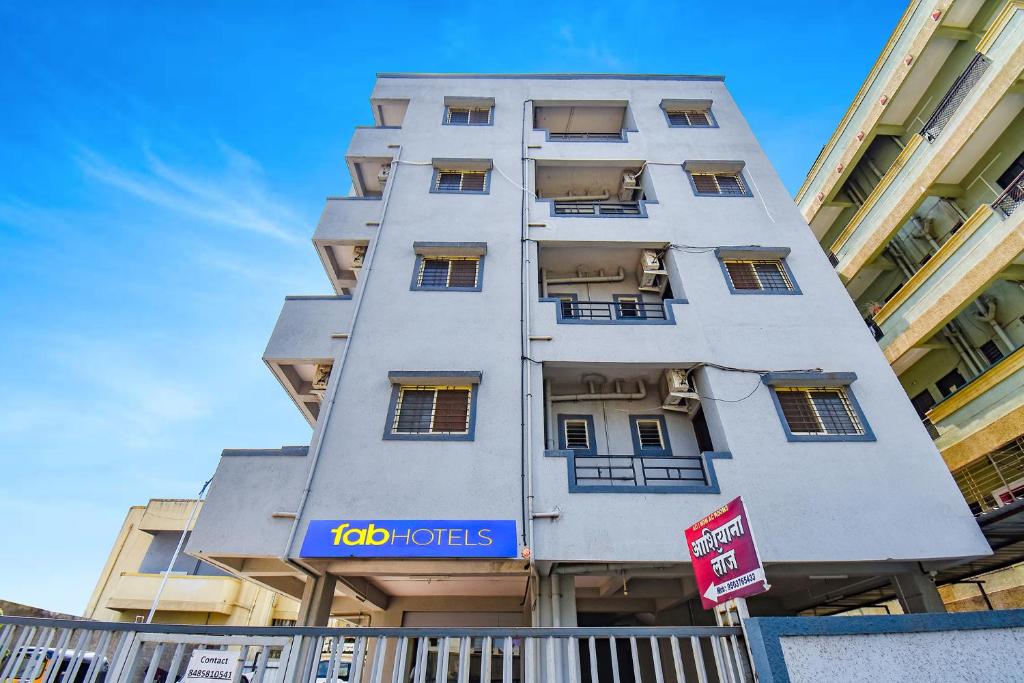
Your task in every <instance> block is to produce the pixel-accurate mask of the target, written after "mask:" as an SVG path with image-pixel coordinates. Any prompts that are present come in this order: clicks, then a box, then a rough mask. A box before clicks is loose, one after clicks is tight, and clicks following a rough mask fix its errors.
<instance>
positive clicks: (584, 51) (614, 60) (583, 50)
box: [556, 17, 627, 72]
mask: <svg viewBox="0 0 1024 683" xmlns="http://www.w3.org/2000/svg"><path fill="white" fill-rule="evenodd" d="M591 22H592V23H597V24H600V25H601V30H599V31H596V32H595V31H593V29H594V28H595V26H594V25H591V26H590V27H589V29H588V30H587V31H586V33H587V34H591V33H596V34H597V35H602V32H603V31H604V30H608V29H611V28H612V27H611V26H608V25H605V22H604V21H602V20H600V19H598V18H595V17H591ZM556 43H557V44H558V47H559V48H560V49H561V51H562V52H563V53H564V55H565V57H566V58H567V59H568V60H570V61H572V62H576V63H582V64H588V65H593V68H600V69H607V70H608V71H611V72H619V71H626V70H627V69H626V68H625V63H624V62H623V61H622V60H621V59H620V58H619V57H618V56H617V55H616V54H615V53H614V51H613V50H612V48H611V46H610V45H609V43H607V42H602V41H597V40H593V39H588V40H585V41H582V42H581V41H579V40H577V39H576V32H575V30H574V29H573V27H572V26H570V25H569V24H562V25H561V26H559V28H558V41H556Z"/></svg>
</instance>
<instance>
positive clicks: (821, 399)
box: [775, 387, 865, 436]
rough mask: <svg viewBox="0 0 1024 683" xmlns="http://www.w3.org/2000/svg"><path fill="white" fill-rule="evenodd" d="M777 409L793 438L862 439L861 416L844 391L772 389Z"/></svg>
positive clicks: (799, 388)
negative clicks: (849, 437) (835, 437)
mask: <svg viewBox="0 0 1024 683" xmlns="http://www.w3.org/2000/svg"><path fill="white" fill-rule="evenodd" d="M775 395H776V396H777V397H778V404H779V408H780V410H781V412H782V416H783V418H784V419H785V421H786V425H787V426H788V428H789V431H790V432H791V433H792V434H793V435H795V436H800V435H803V436H862V435H864V434H865V430H864V425H863V424H862V423H861V419H860V416H859V415H858V414H857V410H856V409H855V408H854V406H853V404H852V403H851V401H850V395H849V393H848V390H847V388H846V387H775Z"/></svg>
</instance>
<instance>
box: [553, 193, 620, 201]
mask: <svg viewBox="0 0 1024 683" xmlns="http://www.w3.org/2000/svg"><path fill="white" fill-rule="evenodd" d="M609 198H611V195H610V194H608V193H607V192H604V193H602V194H581V195H575V196H573V195H568V196H565V197H544V199H545V200H547V201H549V202H601V201H604V200H605V199H609Z"/></svg>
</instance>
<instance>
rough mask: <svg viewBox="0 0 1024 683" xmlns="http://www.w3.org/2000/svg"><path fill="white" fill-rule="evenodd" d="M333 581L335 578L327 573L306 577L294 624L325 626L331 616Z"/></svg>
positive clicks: (334, 581)
mask: <svg viewBox="0 0 1024 683" xmlns="http://www.w3.org/2000/svg"><path fill="white" fill-rule="evenodd" d="M335 583H337V579H336V578H335V577H334V576H333V575H331V574H327V573H324V574H322V575H321V576H318V577H316V578H307V579H306V587H305V588H304V589H303V591H302V602H301V603H299V616H298V618H297V619H296V621H295V625H296V626H327V620H328V619H330V618H331V605H332V603H333V602H334V585H335Z"/></svg>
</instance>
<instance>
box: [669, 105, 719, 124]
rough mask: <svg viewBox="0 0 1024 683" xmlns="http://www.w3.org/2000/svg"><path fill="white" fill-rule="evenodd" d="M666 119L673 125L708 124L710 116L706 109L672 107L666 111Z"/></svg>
mask: <svg viewBox="0 0 1024 683" xmlns="http://www.w3.org/2000/svg"><path fill="white" fill-rule="evenodd" d="M666 114H668V120H669V122H670V123H671V124H672V125H673V126H710V125H711V117H709V116H708V112H707V111H706V110H701V109H673V110H670V111H667V112H666Z"/></svg>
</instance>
